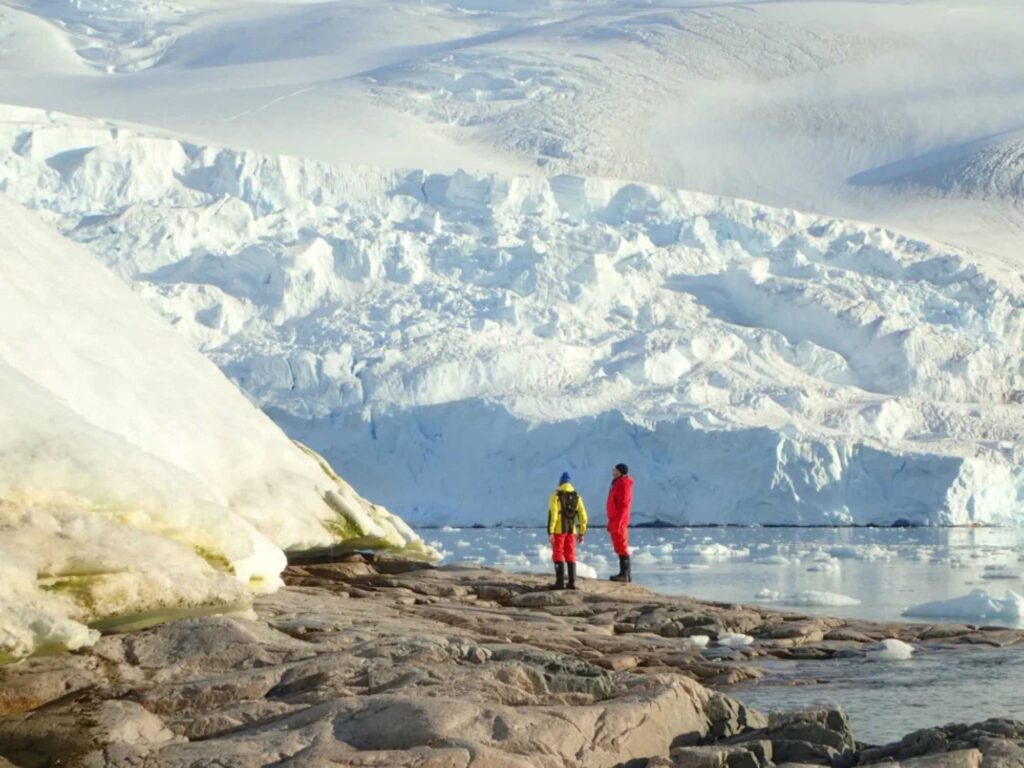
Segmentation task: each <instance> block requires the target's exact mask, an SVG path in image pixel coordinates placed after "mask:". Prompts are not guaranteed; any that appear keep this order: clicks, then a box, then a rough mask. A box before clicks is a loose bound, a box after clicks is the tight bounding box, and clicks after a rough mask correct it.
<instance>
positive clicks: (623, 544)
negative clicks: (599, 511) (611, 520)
mask: <svg viewBox="0 0 1024 768" xmlns="http://www.w3.org/2000/svg"><path fill="white" fill-rule="evenodd" d="M608 535H609V536H611V537H612V547H614V548H615V554H616V555H618V556H619V557H626V556H628V555H629V526H628V525H627V524H626V523H625V522H622V523H619V524H618V525H609V526H608Z"/></svg>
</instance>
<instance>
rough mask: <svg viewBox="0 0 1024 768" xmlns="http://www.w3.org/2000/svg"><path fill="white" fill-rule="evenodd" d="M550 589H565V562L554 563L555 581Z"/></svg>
mask: <svg viewBox="0 0 1024 768" xmlns="http://www.w3.org/2000/svg"><path fill="white" fill-rule="evenodd" d="M551 589H565V563H555V583H554V584H552V585H551Z"/></svg>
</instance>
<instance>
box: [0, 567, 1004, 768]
mask: <svg viewBox="0 0 1024 768" xmlns="http://www.w3.org/2000/svg"><path fill="white" fill-rule="evenodd" d="M286 581H287V583H288V585H289V586H288V587H287V588H285V589H283V590H281V591H280V592H278V593H276V594H274V595H267V596H263V597H261V598H259V599H258V600H257V602H256V612H257V614H258V619H257V620H255V621H252V620H248V619H242V618H237V617H224V616H222V617H207V618H199V619H190V620H185V621H180V622H175V623H172V624H167V625H164V626H160V627H156V628H154V629H151V630H147V631H144V632H138V633H134V634H130V635H112V636H107V637H104V638H103V639H102V640H101V641H100V642H99V643H98V644H97V645H96V647H95V648H93V649H90V650H88V651H84V652H81V653H77V654H70V655H65V656H60V657H50V658H35V659H28V660H26V661H24V662H23V663H20V664H17V665H8V666H5V667H0V756H2V757H0V768H5V767H4V763H3V762H2V761H3V760H7V761H9V762H10V763H12V764H14V765H17V766H37V765H38V766H47V765H58V764H67V765H81V766H90V767H91V766H97V767H98V766H111V767H112V768H118V767H119V766H145V767H146V768H162V767H163V766H167V767H168V768H177V767H179V766H180V768H185V767H186V766H188V767H189V768H196V767H197V766H218V768H248V766H253V768H255V767H256V766H264V765H267V764H268V763H274V764H279V765H288V766H292V765H294V766H312V767H314V768H315V767H316V766H321V765H322V766H337V765H346V766H399V767H400V768H401V767H404V766H408V767H409V768H420V767H422V768H426V767H427V766H431V767H436V766H454V767H462V766H465V767H467V768H468V767H469V766H480V767H481V768H482V767H484V766H496V767H497V768H501V767H502V766H508V767H509V768H520V767H523V768H525V767H526V766H531V767H532V766H541V768H543V767H544V766H552V767H554V766H559V767H561V766H615V765H623V764H630V765H637V766H640V765H644V764H645V763H647V762H650V764H651V765H664V766H672V765H694V766H696V765H698V762H695V761H698V760H699V761H700V762H699V764H700V765H705V764H706V765H708V766H718V765H722V766H728V768H761V766H767V765H770V764H771V761H772V760H775V761H776V762H782V761H786V760H788V761H791V762H796V761H801V762H813V763H815V764H823V763H822V761H823V760H824V761H825V762H832V763H835V764H837V765H838V764H839V763H840V762H842V761H846V760H849V759H852V757H853V750H854V749H855V744H854V742H853V737H852V735H851V734H850V733H849V729H848V727H847V725H846V722H845V717H843V716H841V715H839V714H837V713H836V712H835V711H834V710H831V711H830V710H822V711H818V712H814V713H804V714H801V715H795V716H793V717H792V718H790V719H785V718H782V719H779V718H772V720H771V721H769V720H768V719H767V718H765V717H764V716H763V715H761V714H759V713H757V712H754V711H753V710H749V709H747V708H746V707H744V706H743V705H742V704H741V703H740V702H738V701H736V700H735V699H732V698H730V697H729V696H728V695H725V694H724V693H721V692H715V691H714V690H712V689H713V688H715V687H717V686H727V685H729V684H733V683H736V682H741V681H744V680H750V679H756V678H757V677H758V676H760V674H761V672H760V671H759V670H758V669H757V668H756V666H754V663H755V662H754V661H752V660H756V659H757V658H758V657H761V656H766V655H773V656H775V657H777V658H799V659H802V660H805V661H806V660H814V659H826V658H834V657H835V656H836V655H837V654H850V653H854V654H855V653H858V652H862V651H861V650H860V649H862V647H866V646H867V645H868V644H871V643H875V642H877V641H878V640H879V639H884V638H886V637H898V638H900V639H902V640H905V641H908V642H921V641H926V640H927V641H933V642H934V641H936V640H941V641H942V642H943V643H946V644H955V643H959V642H968V643H977V642H987V643H989V644H991V645H1004V644H1007V643H1015V642H1019V641H1020V640H1021V638H1022V637H1024V635H1022V634H1021V633H1016V632H1013V631H1012V630H1005V629H986V628H982V627H976V626H966V625H963V626H961V625H921V626H917V625H903V624H899V625H874V624H871V623H869V622H859V621H857V622H853V621H850V622H847V621H844V620H840V619H826V618H818V617H808V616H805V615H802V614H797V613H787V612H780V611H772V610H770V609H767V608H763V607H751V606H737V605H729V604H720V603H704V602H700V601H697V600H693V599H689V598H673V597H664V596H659V595H655V594H653V593H651V592H649V591H647V590H645V589H643V588H641V587H638V586H636V585H619V584H613V583H609V582H603V581H602V582H598V581H589V580H581V581H580V584H581V589H579V590H577V591H571V592H570V591H552V590H549V589H547V588H546V587H547V583H548V581H549V580H548V578H546V577H539V576H535V575H530V574H509V573H504V572H502V571H498V570H495V569H491V568H479V567H454V568H426V567H423V566H419V565H412V564H406V563H395V562H382V563H374V562H372V561H371V560H369V559H364V558H358V557H349V558H347V559H346V561H345V562H340V563H330V562H318V563H309V564H305V565H301V566H292V567H290V568H289V569H288V571H287V572H286ZM734 633H742V634H747V635H750V636H751V637H752V638H753V642H752V644H751V645H749V646H747V647H745V648H742V649H739V650H734V649H731V648H726V647H722V646H716V645H715V644H714V640H715V638H717V637H719V636H722V635H724V634H734ZM694 635H706V636H707V637H709V638H711V647H710V648H708V649H703V648H702V647H701V645H700V643H698V642H695V641H693V640H691V639H690V637H691V636H694ZM1000 722H1002V721H1000ZM984 725H985V726H986V727H985V728H981V726H978V727H977V728H981V730H976V731H969V730H964V731H963V732H962V733H952V732H947V731H941V732H937V733H934V734H931V735H925V736H918V737H917V739H916V740H914V739H913V738H912V737H908V739H911V740H910V741H907V743H902V742H901V743H900V744H897V745H890V747H891V749H890V748H889V747H887V748H874V751H871V750H864V751H862V752H861V753H859V754H857V755H856V757H857V759H859V760H869V759H871V760H878V761H883V760H886V761H890V762H900V763H901V764H908V762H907V761H911V760H917V759H921V760H924V759H933V760H939V759H940V758H943V759H948V760H949V761H952V762H948V763H942V762H935V763H934V765H935V767H936V768H959V766H960V765H961V764H963V765H965V766H967V765H968V763H966V762H963V761H965V760H966V761H969V760H970V759H973V758H971V757H970V755H969V754H968V753H970V754H973V752H971V750H975V751H980V752H982V753H984V754H985V756H986V763H985V766H986V768H989V766H990V765H991V766H992V768H1010V766H1016V768H1022V767H1024V763H1020V764H1017V763H1014V762H1012V761H1013V760H1015V759H1016V756H1017V755H1018V752H1017V751H1016V750H1018V749H1019V746H1018V745H1019V743H1020V742H1021V741H1024V738H1021V733H1020V731H1019V729H1024V726H1018V725H1017V724H1012V723H1010V721H1005V723H1004V724H1002V725H1000V724H991V723H990V724H984ZM964 728H965V729H966V726H965V727H964ZM912 736H913V735H912ZM885 750H889V751H885ZM960 752H963V753H964V754H963V755H961V754H959V753H960ZM947 753H948V755H947ZM990 757H991V760H989V758H990ZM992 760H998V761H1001V762H992ZM957 761H960V762H957ZM921 765H922V768H925V766H926V765H930V764H925V763H922V764H921ZM970 768H974V766H973V765H972V766H970Z"/></svg>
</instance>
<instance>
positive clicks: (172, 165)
mask: <svg viewBox="0 0 1024 768" xmlns="http://www.w3.org/2000/svg"><path fill="white" fill-rule="evenodd" d="M5 114H6V115H7V117H6V119H2V118H0V184H4V185H6V189H7V190H8V193H9V194H11V195H13V196H15V197H17V198H18V199H20V200H21V201H23V202H25V203H26V204H28V205H31V206H32V207H35V208H39V209H42V210H45V211H47V212H48V215H49V216H51V217H52V219H53V220H54V221H55V222H56V223H57V224H58V225H59V226H60V228H61V229H62V231H64V232H65V233H67V234H68V236H70V237H72V238H74V239H76V240H78V241H80V242H82V243H84V244H86V245H87V246H88V247H89V249H90V250H91V251H92V252H93V254H94V255H95V256H96V257H97V258H98V259H100V260H101V261H102V262H104V263H105V264H107V265H108V266H110V267H111V268H112V269H114V270H115V271H116V272H117V273H118V274H120V275H122V276H124V277H125V278H126V279H128V280H131V281H132V282H133V284H134V286H135V288H136V290H137V291H138V293H140V294H141V295H142V296H143V297H144V298H145V299H146V300H147V301H149V302H150V303H151V304H152V305H153V306H155V307H156V308H157V309H159V310H160V311H161V312H162V313H163V314H164V315H165V316H166V317H167V318H169V319H170V320H171V321H172V322H173V323H174V324H175V326H176V327H177V329H178V330H179V331H180V332H181V333H182V334H183V335H184V336H185V337H187V338H188V339H190V340H191V341H192V343H193V344H194V345H195V346H197V347H199V348H200V349H202V350H203V351H205V352H206V353H207V354H208V355H209V357H210V358H211V359H212V360H213V361H214V362H215V363H217V365H219V366H220V367H221V369H222V370H223V371H224V372H225V373H226V374H227V375H228V376H229V377H231V378H232V379H233V380H234V381H235V382H236V383H237V384H238V385H239V386H240V387H241V388H242V389H243V390H244V391H245V392H246V393H247V394H248V395H249V396H250V397H251V398H252V399H253V400H254V401H255V402H256V403H257V404H258V405H259V406H261V407H262V408H264V409H265V410H266V411H267V412H268V413H270V414H271V415H272V416H273V418H274V419H275V420H276V421H277V422H278V424H279V425H281V426H282V427H283V428H284V429H285V430H286V431H287V432H288V433H289V434H290V435H291V436H292V437H294V438H296V439H298V440H300V441H301V442H303V443H305V444H307V445H310V446H312V447H313V448H314V449H316V450H317V451H318V452H319V453H321V454H322V455H324V456H325V457H326V458H327V459H328V460H330V461H331V462H333V463H335V464H337V465H339V466H345V467H346V475H347V476H348V477H350V478H351V479H352V480H353V481H354V482H356V483H357V484H358V485H359V487H360V488H361V489H362V490H363V491H364V492H366V493H368V494H370V495H371V496H372V497H373V498H379V499H381V500H382V502H384V503H386V504H387V505H388V506H389V507H390V508H392V509H395V510H396V511H398V512H400V513H401V514H403V515H404V516H405V517H406V518H407V519H410V520H412V521H416V522H423V523H432V524H444V523H449V522H458V523H470V522H485V523H495V522H504V523H522V524H530V523H533V524H536V522H537V517H536V514H535V513H534V512H531V511H529V510H533V509H536V503H537V501H536V499H537V495H538V493H539V491H538V489H547V488H548V487H549V486H550V485H551V483H553V482H554V480H555V479H557V476H558V473H559V472H560V471H562V470H563V469H565V468H566V462H568V463H569V466H568V468H569V469H570V470H572V471H573V473H574V475H575V476H576V478H577V480H578V481H579V486H580V490H581V491H582V493H583V495H584V497H585V498H586V499H587V500H588V502H590V504H591V506H592V507H594V508H596V509H600V503H601V500H602V497H603V494H604V492H605V489H606V487H607V473H608V467H610V466H612V465H613V464H614V463H616V462H617V461H622V460H626V461H627V462H628V463H630V464H631V465H632V466H634V467H635V468H636V470H635V473H636V475H637V478H638V485H637V490H636V513H635V514H636V519H637V521H638V522H639V521H644V520H654V519H660V520H664V521H671V522H677V523H741V524H752V523H753V524H771V523H784V524H823V523H826V524H852V523H855V524H867V523H878V524H889V523H892V522H894V521H896V520H900V519H906V520H911V521H914V522H919V523H928V524H967V523H980V522H999V521H1008V520H1012V519H1014V517H1015V516H1016V515H1017V514H1018V510H1019V502H1018V499H1019V498H1020V497H1021V496H1022V494H1024V473H1022V472H1021V470H1020V466H1021V465H1022V463H1024V455H1022V454H1021V452H1020V449H1019V447H1018V446H1019V445H1020V444H1022V439H1021V438H1022V437H1024V414H1022V413H1021V409H1019V408H1016V407H1014V406H1012V405H1011V404H1012V403H1013V402H1015V401H1016V399H1018V398H1019V397H1021V396H1022V395H1021V394H1020V393H1022V392H1024V378H1022V376H1021V374H1020V373H1019V371H1020V370H1021V366H1022V362H1024V358H1022V355H1024V352H1022V350H1024V320H1022V318H1024V312H1022V311H1021V310H1022V309H1024V287H1022V286H1021V285H1020V284H1019V281H1005V280H1002V279H1001V278H1002V275H1001V274H996V273H995V272H993V271H992V270H991V269H989V268H988V267H987V266H986V265H985V264H983V263H981V262H978V261H976V260H974V259H973V257H972V256H971V255H970V254H968V253H964V252H959V251H955V250H951V249H949V248H946V247H943V246H940V245H937V244H933V243H928V242H923V241H919V240H915V239H911V238H907V237H904V236H901V235H899V234H896V233H893V232H889V231H887V230H883V229H879V228H876V227H871V226H867V225H862V224H856V223H850V222H843V221H837V220H833V219H828V218H823V217H818V216H810V215H804V214H800V213H797V212H794V211H787V210H778V209H772V208H768V207H764V206H759V205H754V204H751V203H747V202H744V201H739V200H731V199H724V198H716V197H711V196H708V195H701V194H695V193H689V192H683V191H679V190H672V189H665V188H659V187H652V186H644V185H638V184H623V183H621V182H614V181H607V180H601V179H591V178H583V177H577V176H560V177H555V178H551V179H544V178H536V177H512V176H474V175H471V174H467V173H463V172H458V173H454V174H450V175H445V174H431V173H428V172H425V171H404V172H399V171H378V170H372V169H361V168H345V167H337V166H330V165H326V164H323V163H315V162H309V161H302V160H298V159H295V158H288V157H274V156H265V155H258V154H254V153H250V152H239V151H232V150H226V149H218V148H215V147H203V146H196V145H193V144H186V143H182V142H179V141H176V140H174V139H169V138H157V137H153V136H148V135H144V134H143V133H141V132H140V131H139V129H128V128H124V127H118V126H113V125H109V124H105V123H99V122H97V121H92V120H83V119H77V118H71V117H67V116H62V115H57V114H53V113H43V112H36V111H33V110H24V109H19V110H8V111H7V112H6V113H5ZM979 403H984V404H986V406H991V407H985V408H981V409H979V408H978V405H979ZM595 502H596V504H595ZM598 514H599V513H598ZM835 556H836V557H844V556H846V555H845V554H842V553H839V554H836V555H835ZM858 556H859V555H858ZM865 556H868V555H867V554H866V553H865ZM870 556H874V555H870ZM879 556H883V555H879Z"/></svg>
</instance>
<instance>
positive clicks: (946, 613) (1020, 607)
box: [903, 589, 1024, 624]
mask: <svg viewBox="0 0 1024 768" xmlns="http://www.w3.org/2000/svg"><path fill="white" fill-rule="evenodd" d="M903 615H904V616H910V617H913V618H920V619H962V620H973V621H1002V622H1007V623H1010V624H1018V623H1020V621H1021V618H1022V617H1024V597H1022V596H1021V595H1019V594H1017V593H1016V592H1014V591H1013V590H1010V589H1008V590H1006V592H1005V593H1004V594H1003V597H1001V598H999V597H996V596H995V595H994V594H993V593H991V592H989V591H988V590H987V589H973V590H971V591H970V592H969V593H968V594H966V595H962V596H960V597H955V598H953V599H951V600H936V601H934V602H930V603H919V604H918V605H912V606H910V607H909V608H907V609H906V610H905V611H904V612H903Z"/></svg>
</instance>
